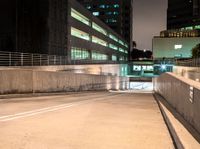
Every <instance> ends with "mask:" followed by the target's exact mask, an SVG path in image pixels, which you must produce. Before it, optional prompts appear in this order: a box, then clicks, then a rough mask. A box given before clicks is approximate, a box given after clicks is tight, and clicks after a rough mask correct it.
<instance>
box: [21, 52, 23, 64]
mask: <svg viewBox="0 0 200 149" xmlns="http://www.w3.org/2000/svg"><path fill="white" fill-rule="evenodd" d="M21 66H23V53H21Z"/></svg>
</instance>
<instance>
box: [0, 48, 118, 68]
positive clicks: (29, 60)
mask: <svg viewBox="0 0 200 149" xmlns="http://www.w3.org/2000/svg"><path fill="white" fill-rule="evenodd" d="M116 63H119V62H114V61H99V60H90V59H88V60H71V61H69V60H68V57H67V56H58V55H47V54H36V53H35V54H34V53H19V52H6V51H0V66H48V65H77V64H79V65H80V64H116Z"/></svg>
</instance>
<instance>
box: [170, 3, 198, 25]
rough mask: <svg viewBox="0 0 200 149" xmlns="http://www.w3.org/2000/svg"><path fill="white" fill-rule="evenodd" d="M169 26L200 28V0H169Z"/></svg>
mask: <svg viewBox="0 0 200 149" xmlns="http://www.w3.org/2000/svg"><path fill="white" fill-rule="evenodd" d="M167 28H168V29H180V28H185V29H197V28H200V0H168V17H167Z"/></svg>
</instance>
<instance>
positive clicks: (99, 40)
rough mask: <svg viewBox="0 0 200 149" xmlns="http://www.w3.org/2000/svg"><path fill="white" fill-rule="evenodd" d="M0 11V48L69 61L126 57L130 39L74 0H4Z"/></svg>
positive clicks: (99, 61) (101, 61) (81, 61)
mask: <svg viewBox="0 0 200 149" xmlns="http://www.w3.org/2000/svg"><path fill="white" fill-rule="evenodd" d="M0 12H1V13H0V16H1V18H4V19H3V20H4V21H2V22H1V24H0V41H1V42H0V51H12V52H23V53H40V54H50V55H63V56H67V57H68V60H67V61H68V62H69V63H72V61H79V62H80V63H117V62H119V61H121V62H125V61H127V59H128V49H129V43H128V42H126V40H125V39H123V38H122V37H121V36H120V35H118V34H117V33H116V32H114V31H113V30H110V28H109V27H108V26H107V25H105V24H104V23H103V22H102V21H100V20H99V19H98V18H96V17H95V16H93V15H92V14H91V13H90V12H89V11H88V10H87V9H85V8H84V7H83V6H81V5H80V4H79V3H78V2H77V1H75V0H43V1H40V0H29V1H28V2H27V0H16V1H15V2H13V1H12V0H7V1H3V2H2V1H1V2H0Z"/></svg>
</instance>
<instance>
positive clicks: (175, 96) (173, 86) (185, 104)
mask: <svg viewBox="0 0 200 149" xmlns="http://www.w3.org/2000/svg"><path fill="white" fill-rule="evenodd" d="M153 82H154V90H155V92H157V93H158V94H160V95H162V96H163V97H164V98H165V99H166V100H167V101H168V103H169V104H171V105H172V106H173V107H174V108H175V109H176V111H177V112H179V113H180V114H181V115H182V116H183V118H184V119H185V120H186V121H187V122H189V123H190V124H191V125H192V126H193V127H194V128H195V129H196V130H197V131H198V132H199V133H200V83H199V82H196V81H193V80H190V79H187V78H184V77H181V76H178V75H176V74H172V73H165V74H162V75H161V76H160V77H158V78H155V79H154V81H153ZM192 89H193V90H192ZM191 97H192V98H191Z"/></svg>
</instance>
